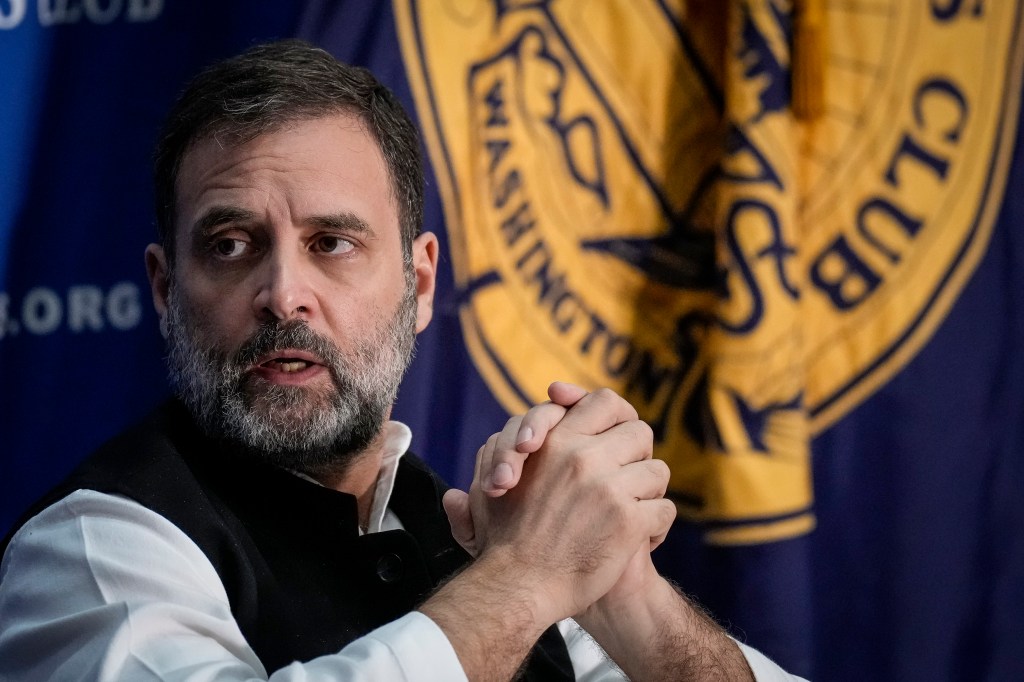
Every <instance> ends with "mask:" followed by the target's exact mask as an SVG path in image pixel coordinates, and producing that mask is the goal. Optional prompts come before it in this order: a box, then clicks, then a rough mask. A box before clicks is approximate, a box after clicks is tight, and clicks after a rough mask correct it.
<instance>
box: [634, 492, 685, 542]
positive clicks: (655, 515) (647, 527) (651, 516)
mask: <svg viewBox="0 0 1024 682" xmlns="http://www.w3.org/2000/svg"><path fill="white" fill-rule="evenodd" d="M637 506H638V509H639V511H640V516H641V519H642V521H641V523H642V528H643V532H644V533H646V535H647V537H649V538H651V542H652V544H653V543H654V541H655V540H656V539H657V541H658V544H660V543H661V540H664V539H665V536H666V535H667V534H668V530H669V528H671V527H672V523H673V522H674V521H675V520H676V505H675V503H673V502H672V501H671V500H666V499H665V498H660V499H657V500H640V501H639V502H637ZM656 546H657V545H656V544H655V545H653V546H652V549H653V548H654V547H656Z"/></svg>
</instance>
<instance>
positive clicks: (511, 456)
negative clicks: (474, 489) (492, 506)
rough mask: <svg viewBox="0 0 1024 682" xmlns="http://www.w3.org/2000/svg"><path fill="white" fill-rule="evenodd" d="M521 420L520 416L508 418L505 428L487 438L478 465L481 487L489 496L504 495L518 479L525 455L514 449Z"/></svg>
mask: <svg viewBox="0 0 1024 682" xmlns="http://www.w3.org/2000/svg"><path fill="white" fill-rule="evenodd" d="M522 420H523V418H522V417H520V416H515V417H511V418H509V420H508V421H507V422H505V428H503V429H502V430H501V431H499V432H498V433H496V434H494V435H493V436H491V437H490V438H489V439H488V440H487V445H486V446H485V448H484V453H483V456H482V457H481V459H480V462H479V467H480V472H481V474H480V475H481V480H482V481H483V485H482V486H481V489H482V490H483V491H484V492H485V493H487V495H489V496H490V497H500V496H501V495H504V494H505V493H506V492H508V490H509V489H510V488H512V487H513V486H514V485H515V484H516V483H517V482H518V481H519V472H522V470H523V462H524V461H525V460H526V457H527V455H526V454H523V453H520V452H517V451H516V434H517V433H518V432H519V425H520V423H521V422H522Z"/></svg>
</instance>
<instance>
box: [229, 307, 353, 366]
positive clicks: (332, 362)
mask: <svg viewBox="0 0 1024 682" xmlns="http://www.w3.org/2000/svg"><path fill="white" fill-rule="evenodd" d="M286 348H291V349H294V350H301V351H306V352H307V353H312V354H314V355H315V356H316V357H318V358H320V359H321V360H322V361H323V363H324V364H325V365H327V367H328V368H330V369H331V370H332V372H333V371H334V370H335V368H337V367H339V366H340V365H341V352H340V351H339V350H338V347H337V346H335V345H334V343H333V342H332V341H331V340H330V339H328V338H327V337H326V336H324V335H322V334H319V333H317V332H315V331H313V330H312V329H310V328H309V325H308V324H307V323H306V322H305V321H303V320H291V321H287V322H280V321H278V320H272V321H270V322H265V323H263V324H262V325H260V327H259V329H257V330H256V332H255V333H254V334H253V335H252V336H250V337H249V338H248V339H247V340H246V341H245V343H243V344H242V345H241V346H240V347H239V348H238V350H237V351H236V352H235V353H234V357H233V358H232V359H231V364H233V365H234V366H235V367H238V368H248V367H251V366H253V365H255V364H256V362H257V360H259V359H260V358H261V357H263V356H265V355H266V354H268V353H273V352H275V351H280V350H284V349H286Z"/></svg>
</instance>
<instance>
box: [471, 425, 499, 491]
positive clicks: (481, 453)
mask: <svg viewBox="0 0 1024 682" xmlns="http://www.w3.org/2000/svg"><path fill="white" fill-rule="evenodd" d="M497 438H498V434H496V433H493V434H491V436H490V437H489V438H488V439H487V442H486V443H484V444H483V445H481V446H480V449H478V450H477V451H476V466H474V467H473V483H472V485H471V486H470V490H472V488H473V487H474V486H475V487H477V488H481V489H482V488H483V487H484V480H485V479H486V477H487V476H488V475H489V473H490V472H489V471H485V470H484V466H485V464H484V462H485V461H487V462H490V460H491V457H490V454H486V453H487V449H488V448H492V449H493V447H494V441H495V440H497Z"/></svg>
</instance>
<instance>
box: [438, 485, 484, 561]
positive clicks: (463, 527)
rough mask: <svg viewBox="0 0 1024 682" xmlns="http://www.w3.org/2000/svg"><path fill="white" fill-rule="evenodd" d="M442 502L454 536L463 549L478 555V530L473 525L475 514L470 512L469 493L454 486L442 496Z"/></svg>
mask: <svg viewBox="0 0 1024 682" xmlns="http://www.w3.org/2000/svg"><path fill="white" fill-rule="evenodd" d="M441 504H442V506H444V511H445V513H446V514H447V515H448V523H449V524H451V527H452V537H453V538H455V541H456V542H457V543H459V545H461V546H462V549H464V550H466V551H467V552H469V554H470V555H472V556H473V557H476V555H477V554H478V552H477V548H476V530H475V528H474V527H473V516H472V515H471V514H470V513H469V495H467V494H466V493H464V492H462V491H461V490H459V489H458V488H452V489H450V490H448V492H446V493H445V494H444V497H442V498H441Z"/></svg>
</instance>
